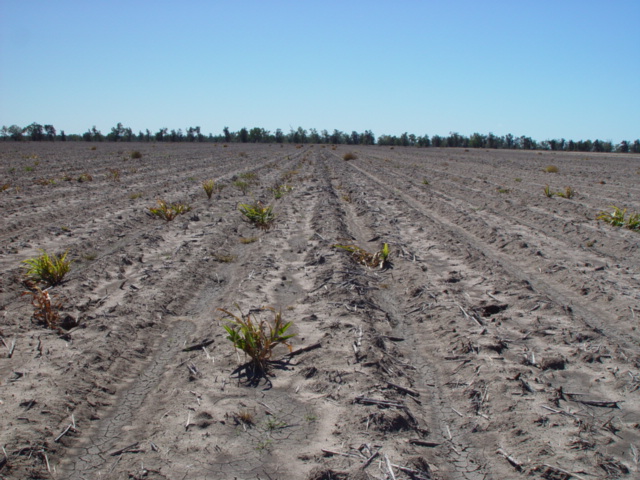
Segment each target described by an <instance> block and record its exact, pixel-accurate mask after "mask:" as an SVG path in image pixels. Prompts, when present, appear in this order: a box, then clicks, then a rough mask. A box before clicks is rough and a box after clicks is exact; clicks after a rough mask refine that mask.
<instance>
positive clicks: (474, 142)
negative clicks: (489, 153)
mask: <svg viewBox="0 0 640 480" xmlns="http://www.w3.org/2000/svg"><path fill="white" fill-rule="evenodd" d="M485 141H486V139H485V136H484V135H482V134H481V133H473V134H472V135H471V137H469V147H471V148H482V147H484V144H485Z"/></svg>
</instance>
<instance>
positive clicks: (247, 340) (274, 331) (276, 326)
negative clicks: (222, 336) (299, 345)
mask: <svg viewBox="0 0 640 480" xmlns="http://www.w3.org/2000/svg"><path fill="white" fill-rule="evenodd" d="M236 307H237V305H236ZM237 308H238V310H239V311H240V314H239V315H235V314H233V313H231V312H229V311H228V310H225V309H222V308H219V309H218V310H220V311H221V312H223V313H225V314H227V315H228V316H229V318H227V319H226V320H227V325H223V327H224V329H225V330H226V332H227V334H228V336H227V340H229V341H230V342H231V343H233V346H234V347H235V348H236V349H238V350H242V351H243V352H244V353H245V354H246V355H247V356H248V357H249V358H250V359H251V362H250V363H251V365H252V366H253V367H254V372H255V373H262V374H266V373H268V369H269V361H270V359H271V355H272V354H273V350H274V349H275V348H276V347H277V346H278V345H285V346H286V347H288V348H289V351H291V345H290V344H289V343H288V340H289V339H290V338H292V337H293V336H295V334H289V333H287V330H289V328H290V327H291V325H292V324H293V322H286V323H285V322H284V320H283V319H282V312H278V311H276V310H275V309H274V308H271V307H264V308H261V309H259V310H258V311H257V312H258V313H260V312H272V313H273V320H272V321H271V322H268V321H266V320H264V319H262V318H258V317H257V316H256V312H255V311H250V312H249V313H248V314H247V315H245V314H243V313H242V311H241V310H240V307H237Z"/></svg>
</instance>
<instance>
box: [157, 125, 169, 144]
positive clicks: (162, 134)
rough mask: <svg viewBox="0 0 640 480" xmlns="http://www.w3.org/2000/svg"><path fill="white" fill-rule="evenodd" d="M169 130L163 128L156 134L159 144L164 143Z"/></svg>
mask: <svg viewBox="0 0 640 480" xmlns="http://www.w3.org/2000/svg"><path fill="white" fill-rule="evenodd" d="M168 130H169V129H168V128H161V129H160V130H158V131H157V132H156V134H155V136H156V141H158V142H164V140H165V137H166V136H167V131H168Z"/></svg>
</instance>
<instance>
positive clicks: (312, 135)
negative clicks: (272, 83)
mask: <svg viewBox="0 0 640 480" xmlns="http://www.w3.org/2000/svg"><path fill="white" fill-rule="evenodd" d="M309 143H320V134H319V133H318V131H317V130H316V129H315V128H311V129H309Z"/></svg>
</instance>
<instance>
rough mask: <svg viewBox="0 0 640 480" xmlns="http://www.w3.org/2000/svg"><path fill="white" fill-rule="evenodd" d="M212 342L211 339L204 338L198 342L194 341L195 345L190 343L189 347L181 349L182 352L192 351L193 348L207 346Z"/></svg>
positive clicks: (198, 348)
mask: <svg viewBox="0 0 640 480" xmlns="http://www.w3.org/2000/svg"><path fill="white" fill-rule="evenodd" d="M212 343H213V340H208V339H207V340H204V341H202V342H200V343H196V344H195V345H191V346H189V347H185V348H183V349H182V351H183V352H192V351H193V350H200V349H201V348H204V347H208V346H209V345H211V344H212Z"/></svg>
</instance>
